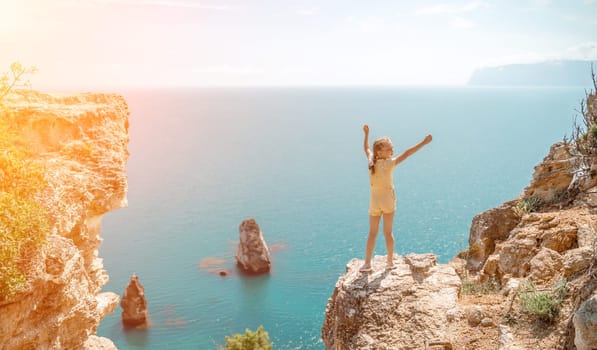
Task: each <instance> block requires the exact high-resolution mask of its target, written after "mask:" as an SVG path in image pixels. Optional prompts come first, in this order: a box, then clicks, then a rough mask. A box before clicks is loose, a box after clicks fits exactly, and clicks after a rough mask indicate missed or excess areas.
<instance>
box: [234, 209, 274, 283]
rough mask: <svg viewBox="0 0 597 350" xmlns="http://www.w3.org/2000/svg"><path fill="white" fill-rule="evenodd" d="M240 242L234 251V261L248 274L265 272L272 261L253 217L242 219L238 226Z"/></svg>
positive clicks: (269, 267) (268, 269)
mask: <svg viewBox="0 0 597 350" xmlns="http://www.w3.org/2000/svg"><path fill="white" fill-rule="evenodd" d="M238 230H239V233H240V242H239V244H238V251H237V252H236V263H237V265H238V267H239V268H240V269H241V270H243V271H244V272H247V273H250V274H260V273H267V272H269V271H270V269H271V266H272V263H271V259H270V255H269V249H268V247H267V244H266V243H265V239H263V233H262V232H261V229H260V228H259V225H257V222H256V221H255V219H253V218H249V219H246V220H244V221H243V222H242V223H241V224H240V226H239V228H238Z"/></svg>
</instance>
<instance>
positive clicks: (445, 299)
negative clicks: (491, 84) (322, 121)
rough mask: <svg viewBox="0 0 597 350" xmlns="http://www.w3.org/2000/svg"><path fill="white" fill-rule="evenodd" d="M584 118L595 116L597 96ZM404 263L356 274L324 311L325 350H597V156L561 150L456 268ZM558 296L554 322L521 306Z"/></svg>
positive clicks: (487, 223)
mask: <svg viewBox="0 0 597 350" xmlns="http://www.w3.org/2000/svg"><path fill="white" fill-rule="evenodd" d="M586 106H587V111H586V113H591V115H592V116H593V117H595V116H597V95H596V94H595V93H593V94H592V95H588V96H587V104H586ZM594 128H595V127H594ZM581 137H584V139H585V140H586V139H587V138H589V137H591V136H582V135H581ZM589 140H590V139H589ZM395 260H396V261H398V263H399V265H398V268H397V269H396V270H390V271H388V270H384V269H383V265H382V264H383V261H385V257H383V256H376V257H375V260H374V261H376V262H377V263H378V265H379V266H377V267H375V266H374V271H373V273H371V274H363V273H359V271H358V267H359V266H360V264H362V261H360V260H358V259H353V260H351V261H350V262H348V264H347V265H346V273H345V274H344V275H343V276H341V277H340V278H339V279H338V282H337V283H336V286H335V288H334V291H333V293H332V295H331V297H330V298H329V300H328V304H327V307H326V313H325V320H324V323H323V327H322V339H323V342H324V344H325V348H326V349H334V350H349V349H350V350H351V349H359V350H367V349H371V350H373V349H375V350H382V349H388V350H390V349H413V350H414V349H447V348H453V349H475V350H489V349H492V350H494V349H499V350H523V349H528V350H531V349H579V350H591V349H596V348H597V156H596V155H592V154H586V153H582V152H580V151H579V148H578V146H577V144H576V143H574V142H558V143H556V144H554V145H553V146H552V147H551V149H550V150H549V153H548V155H547V156H546V157H545V158H544V160H543V161H542V162H541V163H540V164H538V165H537V166H536V167H535V171H534V174H533V178H532V181H531V183H530V185H529V186H528V187H527V188H526V189H524V191H523V192H522V193H521V195H520V196H519V198H516V199H514V200H511V201H508V202H506V203H504V204H502V205H501V206H499V207H497V208H493V209H490V210H487V211H485V212H483V213H481V214H479V215H477V216H475V217H474V218H473V220H472V224H471V228H470V234H469V247H468V249H467V250H465V251H463V252H461V253H459V254H458V255H457V256H456V257H454V259H453V260H452V261H450V262H449V263H448V264H436V261H435V260H436V259H435V256H434V255H432V254H423V255H411V256H406V257H401V256H396V257H395ZM562 281H563V282H562ZM558 285H559V286H563V288H561V289H560V290H563V292H562V295H563V296H562V297H561V300H559V304H558V306H559V308H558V310H557V312H556V311H554V312H553V315H551V314H550V317H549V319H548V320H546V319H545V317H543V318H542V317H537V315H535V314H532V313H529V312H528V310H527V309H526V308H525V306H524V305H525V304H524V303H523V301H522V299H524V298H526V297H527V296H529V295H530V296H531V297H533V296H539V295H541V296H542V295H545V296H546V297H545V298H548V297H551V295H552V294H550V293H554V292H553V291H554V290H555V286H558ZM529 286H532V287H533V288H534V289H532V290H531V289H529V288H530V287H529ZM541 293H543V294H541ZM554 298H555V297H554ZM525 300H526V299H525ZM542 316H544V315H542ZM431 344H438V345H437V346H432V345H431Z"/></svg>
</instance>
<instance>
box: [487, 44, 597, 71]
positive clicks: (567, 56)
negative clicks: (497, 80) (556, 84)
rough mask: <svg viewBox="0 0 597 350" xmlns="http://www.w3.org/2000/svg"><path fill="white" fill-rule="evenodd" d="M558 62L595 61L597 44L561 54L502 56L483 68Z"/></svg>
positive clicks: (581, 45)
mask: <svg viewBox="0 0 597 350" xmlns="http://www.w3.org/2000/svg"><path fill="white" fill-rule="evenodd" d="M557 60H579V61H595V60H597V42H593V41H590V42H586V43H580V44H578V45H574V46H571V47H568V48H566V49H565V50H564V51H561V52H549V53H537V52H526V53H522V54H516V55H509V56H502V57H498V58H496V59H493V60H490V61H487V62H484V63H483V64H482V66H485V67H495V66H503V65H508V64H525V63H540V62H545V61H557Z"/></svg>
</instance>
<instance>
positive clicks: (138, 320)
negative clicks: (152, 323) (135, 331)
mask: <svg viewBox="0 0 597 350" xmlns="http://www.w3.org/2000/svg"><path fill="white" fill-rule="evenodd" d="M120 306H121V307H122V323H123V324H124V326H125V327H127V328H130V327H137V328H139V327H140V328H143V327H146V326H147V325H148V321H149V318H148V314H147V300H146V299H145V289H144V288H143V286H142V285H141V283H140V282H139V278H138V277H137V275H133V276H132V277H131V281H130V282H129V285H128V286H127V287H126V290H125V291H124V295H123V296H122V301H121V302H120Z"/></svg>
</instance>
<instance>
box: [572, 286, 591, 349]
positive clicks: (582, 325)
mask: <svg viewBox="0 0 597 350" xmlns="http://www.w3.org/2000/svg"><path fill="white" fill-rule="evenodd" d="M573 322H574V330H575V334H576V336H575V337H574V345H575V346H576V349H577V350H593V349H597V294H595V295H593V297H591V298H590V299H588V300H586V301H585V302H584V303H582V304H581V306H580V308H579V309H578V310H577V311H576V312H575V313H574V318H573Z"/></svg>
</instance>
